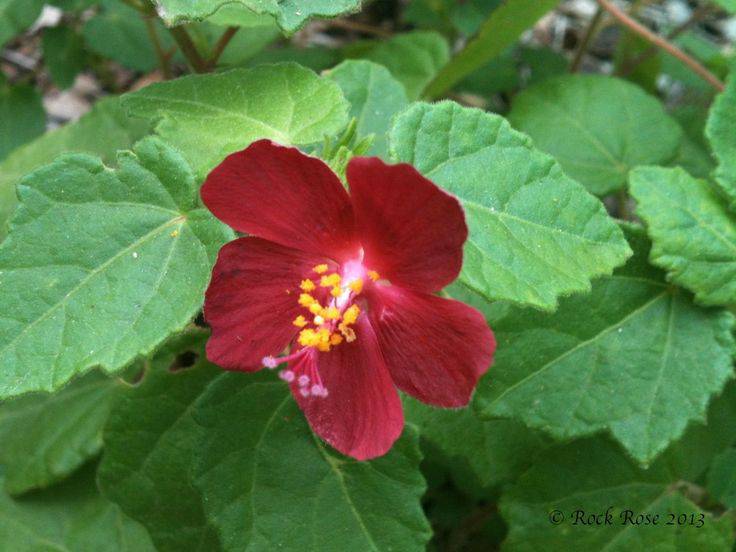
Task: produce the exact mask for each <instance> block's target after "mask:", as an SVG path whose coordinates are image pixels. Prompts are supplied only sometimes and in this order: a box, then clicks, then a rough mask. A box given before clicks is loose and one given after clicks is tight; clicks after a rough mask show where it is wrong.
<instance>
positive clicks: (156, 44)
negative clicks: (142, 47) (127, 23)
mask: <svg viewBox="0 0 736 552" xmlns="http://www.w3.org/2000/svg"><path fill="white" fill-rule="evenodd" d="M141 17H143V21H144V22H145V23H146V30H147V31H148V37H149V38H150V39H151V43H152V44H153V49H154V50H155V51H156V58H157V59H158V65H159V67H160V68H161V74H162V75H163V77H164V79H167V80H168V79H170V78H171V65H170V64H169V56H168V55H167V54H166V52H165V51H164V48H163V46H162V45H161V40H159V38H158V32H157V31H156V25H155V24H154V21H153V18H152V17H149V16H147V15H142V14H141Z"/></svg>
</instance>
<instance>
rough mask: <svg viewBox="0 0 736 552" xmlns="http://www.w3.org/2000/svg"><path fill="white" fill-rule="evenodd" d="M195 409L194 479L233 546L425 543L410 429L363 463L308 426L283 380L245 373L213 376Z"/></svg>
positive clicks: (339, 547)
mask: <svg viewBox="0 0 736 552" xmlns="http://www.w3.org/2000/svg"><path fill="white" fill-rule="evenodd" d="M194 417H195V419H196V420H197V421H198V422H199V423H200V424H201V425H202V428H203V433H204V435H205V439H204V442H203V444H202V447H201V448H200V449H199V451H198V452H199V455H198V456H199V458H198V462H197V466H196V469H195V474H196V485H197V487H198V488H199V489H201V491H202V494H203V497H204V500H205V508H206V510H207V514H208V517H209V519H210V520H211V521H212V523H213V524H214V525H215V526H217V528H218V529H219V531H220V535H221V536H222V542H223V546H224V548H225V549H226V550H233V551H235V550H242V549H243V546H244V543H247V545H248V548H252V549H255V550H260V549H263V550H276V549H282V550H320V551H330V550H334V551H335V552H339V551H343V550H351V551H360V550H366V551H367V550H389V549H394V550H402V551H411V550H424V547H425V544H426V542H427V540H428V539H429V536H430V533H429V528H428V525H427V522H426V520H425V518H424V515H423V513H422V509H421V507H420V502H419V500H420V497H421V495H422V494H423V492H424V487H425V486H424V480H423V479H422V476H421V475H420V473H419V470H418V467H419V461H420V459H421V457H420V454H419V447H418V438H417V435H416V433H415V432H414V431H411V429H410V428H408V429H407V430H405V434H404V436H403V437H402V438H401V439H400V440H399V441H398V442H397V443H396V444H395V445H394V447H393V449H392V450H391V451H390V452H389V453H388V454H387V455H386V456H384V457H382V458H378V459H376V460H373V461H371V462H357V461H355V460H353V459H349V458H345V457H343V456H341V455H339V454H337V453H335V452H333V451H331V450H329V449H328V447H327V446H326V445H323V444H322V443H321V442H320V441H319V440H318V439H317V438H316V437H314V436H313V435H312V434H311V431H310V430H309V427H308V426H307V424H306V423H305V421H304V419H303V417H302V414H301V413H300V412H299V409H298V408H297V407H296V404H295V402H294V400H293V398H292V397H291V394H290V393H289V391H288V389H287V387H286V386H285V385H284V384H283V383H282V382H280V381H278V380H275V378H265V377H261V378H256V377H255V376H249V375H244V374H228V375H223V376H221V377H220V378H218V379H217V380H216V381H215V382H213V384H212V385H210V386H209V388H208V389H207V392H206V393H205V394H204V395H203V396H202V398H201V399H200V401H199V402H198V405H197V409H196V411H195V413H194ZM233 428H237V430H235V431H234V430H233Z"/></svg>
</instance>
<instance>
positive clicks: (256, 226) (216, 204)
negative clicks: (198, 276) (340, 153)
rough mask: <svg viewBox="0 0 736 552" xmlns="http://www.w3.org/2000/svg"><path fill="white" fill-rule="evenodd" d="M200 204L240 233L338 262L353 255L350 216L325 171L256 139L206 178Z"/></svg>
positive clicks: (332, 178) (295, 153)
mask: <svg viewBox="0 0 736 552" xmlns="http://www.w3.org/2000/svg"><path fill="white" fill-rule="evenodd" d="M201 194H202V201H204V203H205V205H207V208H208V209H209V210H210V211H212V213H213V214H214V215H215V216H216V217H217V218H219V219H220V220H222V221H223V222H225V223H226V224H228V225H229V226H231V227H232V228H234V229H235V230H237V231H239V232H245V233H247V234H252V235H254V236H258V237H259V238H264V239H267V240H271V241H273V242H276V243H280V244H281V245H285V246H287V247H293V248H295V249H301V250H302V251H308V252H311V253H317V254H324V255H326V256H328V257H332V258H333V259H336V260H341V259H343V258H346V257H347V256H351V255H353V254H354V252H355V249H356V246H355V238H354V235H355V230H354V226H355V224H354V220H353V211H352V207H351V205H350V198H349V197H348V194H347V192H346V191H345V188H344V187H343V186H342V184H341V183H340V180H339V179H338V178H337V176H335V173H333V172H332V171H331V170H330V168H329V167H328V166H327V165H325V164H324V163H323V162H322V161H320V160H319V159H317V158H315V157H310V156H308V155H304V154H303V153H301V152H300V151H299V150H298V149H296V148H287V147H284V146H280V145H278V144H275V143H273V142H271V141H270V140H259V141H257V142H254V143H253V144H251V145H250V146H248V148H247V149H245V150H243V151H239V152H237V153H233V154H232V155H229V156H227V157H226V158H225V160H224V161H223V162H222V163H220V164H219V165H218V166H217V167H216V168H215V169H214V170H213V171H212V172H211V173H210V174H209V176H208V177H207V180H206V181H205V183H204V185H203V186H202V190H201Z"/></svg>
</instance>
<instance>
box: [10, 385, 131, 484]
mask: <svg viewBox="0 0 736 552" xmlns="http://www.w3.org/2000/svg"><path fill="white" fill-rule="evenodd" d="M123 387H124V384H123V383H122V382H121V381H120V380H116V379H111V378H108V377H107V376H105V375H103V374H101V373H99V372H91V373H89V374H86V375H85V376H83V377H81V378H79V379H78V380H75V381H73V382H72V383H71V384H69V385H68V386H66V387H64V388H63V389H62V390H61V391H59V392H57V393H54V394H48V393H34V394H29V395H24V396H22V397H18V398H16V399H12V400H9V401H6V402H4V403H2V404H0V442H2V443H3V446H2V448H0V465H2V467H3V469H4V472H5V489H6V490H7V491H8V492H9V493H11V494H17V493H22V492H25V491H27V490H29V489H34V488H38V487H47V486H49V485H50V484H51V483H54V482H56V481H58V480H59V479H62V478H64V477H66V476H67V475H69V474H70V473H71V472H73V471H74V470H76V469H77V468H78V467H79V466H81V465H82V464H83V463H84V462H86V461H87V460H88V459H89V458H91V457H92V456H94V455H96V454H97V453H99V452H100V450H101V448H102V426H103V425H104V424H105V421H106V420H107V416H108V414H109V412H110V407H111V405H112V403H113V401H114V400H115V398H116V396H117V395H118V394H119V393H120V391H121V389H123Z"/></svg>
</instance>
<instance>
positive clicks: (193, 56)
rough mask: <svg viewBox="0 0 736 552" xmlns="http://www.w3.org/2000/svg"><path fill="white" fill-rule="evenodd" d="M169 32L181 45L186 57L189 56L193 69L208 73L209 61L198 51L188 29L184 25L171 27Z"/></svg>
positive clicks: (180, 47) (197, 71) (188, 59)
mask: <svg viewBox="0 0 736 552" xmlns="http://www.w3.org/2000/svg"><path fill="white" fill-rule="evenodd" d="M169 32H170V33H171V36H172V37H173V38H174V40H175V41H176V44H177V45H178V46H179V49H180V50H181V53H182V54H184V57H185V58H187V61H188V62H189V65H191V67H192V69H194V71H195V72H196V73H206V72H207V70H208V66H207V62H206V61H205V60H204V59H203V58H202V56H201V55H200V54H199V52H198V51H197V48H196V46H195V45H194V42H192V39H191V37H190V36H189V33H188V32H187V31H186V29H185V28H184V27H171V28H170V29H169Z"/></svg>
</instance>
